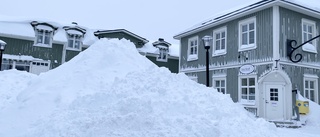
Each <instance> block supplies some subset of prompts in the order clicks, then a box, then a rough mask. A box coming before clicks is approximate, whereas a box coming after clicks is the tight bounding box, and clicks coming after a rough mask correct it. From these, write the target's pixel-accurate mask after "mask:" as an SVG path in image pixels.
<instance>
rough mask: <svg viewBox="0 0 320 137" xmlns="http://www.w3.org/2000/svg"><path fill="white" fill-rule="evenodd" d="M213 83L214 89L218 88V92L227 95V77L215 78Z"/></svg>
mask: <svg viewBox="0 0 320 137" xmlns="http://www.w3.org/2000/svg"><path fill="white" fill-rule="evenodd" d="M212 81H213V83H212V85H213V87H214V88H216V89H217V90H218V92H221V93H223V94H227V90H226V85H227V83H226V78H225V77H213V79H212Z"/></svg>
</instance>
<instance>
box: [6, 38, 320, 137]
mask: <svg viewBox="0 0 320 137" xmlns="http://www.w3.org/2000/svg"><path fill="white" fill-rule="evenodd" d="M0 84H1V88H0V136H1V137H39V136H41V137H216V136H221V137H225V136H230V137H257V136H259V137H261V136H262V137H263V136H264V137H273V136H281V137H295V136H296V137H298V136H299V137H317V136H319V135H320V130H319V129H320V107H319V105H317V104H315V103H310V109H311V113H310V117H309V121H308V124H307V125H306V126H304V127H302V128H299V129H289V128H276V127H275V125H274V124H272V123H269V122H267V121H265V120H264V119H261V118H255V117H254V116H253V115H252V114H250V113H249V112H247V111H245V110H244V109H243V107H242V106H241V105H239V104H236V103H233V102H232V100H231V99H230V97H229V96H228V95H223V94H220V93H218V92H217V91H216V90H214V89H212V88H207V87H205V86H204V85H200V84H197V83H196V82H194V81H192V80H190V79H189V78H188V77H187V76H186V75H184V74H172V73H170V72H169V70H168V69H166V68H158V67H157V66H155V65H154V64H153V63H152V62H150V61H149V60H148V59H146V58H145V57H143V56H141V55H140V54H139V53H138V52H137V50H136V48H135V46H134V45H133V44H132V43H130V42H129V41H127V40H115V39H111V40H107V39H101V40H99V41H97V42H96V43H95V44H93V45H92V46H91V47H90V48H88V49H87V50H85V51H84V52H82V53H80V54H79V55H78V56H76V57H75V58H73V59H72V60H71V61H69V62H67V63H65V64H63V65H62V66H60V67H58V68H56V69H54V70H51V71H49V72H46V73H42V74H40V75H39V76H38V75H33V74H30V73H27V72H21V71H17V70H6V71H1V72H0Z"/></svg>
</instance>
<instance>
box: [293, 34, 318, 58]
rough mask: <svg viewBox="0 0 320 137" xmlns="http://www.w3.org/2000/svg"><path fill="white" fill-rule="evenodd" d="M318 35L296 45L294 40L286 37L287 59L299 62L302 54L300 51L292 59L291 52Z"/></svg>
mask: <svg viewBox="0 0 320 137" xmlns="http://www.w3.org/2000/svg"><path fill="white" fill-rule="evenodd" d="M319 37H320V35H318V36H316V37H314V38H312V39H310V40H308V41H306V42H304V43H302V44H301V45H299V46H296V45H297V41H296V40H291V39H287V56H288V57H289V59H290V60H291V61H292V62H293V63H297V62H300V61H301V60H302V54H301V53H296V54H295V55H294V59H293V52H294V51H295V50H297V49H298V48H300V47H302V46H303V45H304V44H307V43H309V42H310V41H313V40H314V39H316V38H319Z"/></svg>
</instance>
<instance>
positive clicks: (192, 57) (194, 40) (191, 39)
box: [187, 36, 200, 61]
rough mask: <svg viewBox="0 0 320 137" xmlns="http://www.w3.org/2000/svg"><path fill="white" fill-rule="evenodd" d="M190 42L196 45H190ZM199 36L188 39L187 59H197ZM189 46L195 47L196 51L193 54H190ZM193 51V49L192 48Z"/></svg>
mask: <svg viewBox="0 0 320 137" xmlns="http://www.w3.org/2000/svg"><path fill="white" fill-rule="evenodd" d="M191 42H194V43H196V45H193V46H192V47H191ZM199 44H200V43H199V37H198V36H195V37H192V38H189V39H188V59H187V61H193V60H197V59H198V53H199ZM191 48H196V52H195V53H194V54H191V53H190V52H191ZM193 51H194V50H193Z"/></svg>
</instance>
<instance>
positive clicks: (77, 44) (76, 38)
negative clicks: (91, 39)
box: [68, 34, 82, 50]
mask: <svg viewBox="0 0 320 137" xmlns="http://www.w3.org/2000/svg"><path fill="white" fill-rule="evenodd" d="M81 38H82V36H81V35H76V34H68V49H75V50H81Z"/></svg>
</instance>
